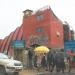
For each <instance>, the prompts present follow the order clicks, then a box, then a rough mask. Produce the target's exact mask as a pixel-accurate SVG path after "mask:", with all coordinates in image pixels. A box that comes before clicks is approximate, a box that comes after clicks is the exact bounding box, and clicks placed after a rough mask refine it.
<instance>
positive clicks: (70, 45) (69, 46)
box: [64, 40, 75, 50]
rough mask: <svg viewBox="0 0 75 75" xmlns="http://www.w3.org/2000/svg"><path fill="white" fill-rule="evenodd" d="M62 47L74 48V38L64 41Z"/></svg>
mask: <svg viewBox="0 0 75 75" xmlns="http://www.w3.org/2000/svg"><path fill="white" fill-rule="evenodd" d="M64 48H65V49H69V50H72V49H75V40H72V41H66V42H64Z"/></svg>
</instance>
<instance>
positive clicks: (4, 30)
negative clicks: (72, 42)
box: [0, 0, 75, 39]
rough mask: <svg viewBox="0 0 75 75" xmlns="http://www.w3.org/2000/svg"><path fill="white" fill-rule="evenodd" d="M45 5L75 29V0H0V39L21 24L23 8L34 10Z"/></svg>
mask: <svg viewBox="0 0 75 75" xmlns="http://www.w3.org/2000/svg"><path fill="white" fill-rule="evenodd" d="M47 5H49V6H50V7H51V8H52V10H53V12H54V14H55V15H56V16H57V17H58V18H59V19H60V20H61V21H67V22H68V23H69V25H70V27H71V29H73V30H74V31H75V0H0V39H3V38H5V37H6V36H8V35H9V34H10V33H11V32H12V31H14V30H15V29H16V28H17V27H19V26H21V24H22V18H23V11H24V10H26V9H31V10H33V11H35V10H38V9H40V8H42V7H44V6H47Z"/></svg>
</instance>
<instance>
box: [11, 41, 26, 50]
mask: <svg viewBox="0 0 75 75" xmlns="http://www.w3.org/2000/svg"><path fill="white" fill-rule="evenodd" d="M12 47H13V48H14V49H24V48H25V40H15V41H13V43H12Z"/></svg>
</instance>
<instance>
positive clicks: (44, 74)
mask: <svg viewBox="0 0 75 75" xmlns="http://www.w3.org/2000/svg"><path fill="white" fill-rule="evenodd" d="M0 75H4V74H2V72H0ZM8 75H12V74H8ZM19 75H75V72H74V70H73V71H72V72H71V73H68V72H65V73H61V72H60V73H56V72H53V73H50V72H48V71H40V72H38V71H37V70H23V71H22V72H20V74H19Z"/></svg>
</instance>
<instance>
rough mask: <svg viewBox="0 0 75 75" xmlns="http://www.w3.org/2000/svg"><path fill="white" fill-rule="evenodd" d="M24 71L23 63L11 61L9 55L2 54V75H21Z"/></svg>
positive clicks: (0, 66) (0, 57)
mask: <svg viewBox="0 0 75 75" xmlns="http://www.w3.org/2000/svg"><path fill="white" fill-rule="evenodd" d="M22 69H23V65H22V62H20V61H18V60H14V59H10V58H9V57H8V56H7V55H5V54H3V53H0V72H1V75H7V74H8V73H12V74H13V75H15V74H19V72H20V71H21V70H22Z"/></svg>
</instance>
